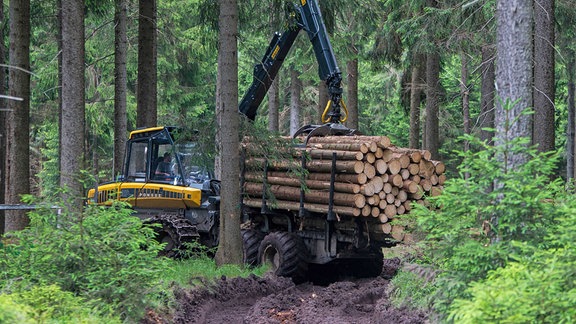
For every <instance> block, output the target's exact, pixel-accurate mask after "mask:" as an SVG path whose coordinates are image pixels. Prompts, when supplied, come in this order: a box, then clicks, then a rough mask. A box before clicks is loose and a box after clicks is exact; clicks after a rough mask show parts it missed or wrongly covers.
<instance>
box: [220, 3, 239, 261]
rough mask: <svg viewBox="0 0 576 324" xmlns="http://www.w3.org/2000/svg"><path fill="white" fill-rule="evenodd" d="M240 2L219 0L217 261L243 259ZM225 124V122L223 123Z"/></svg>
mask: <svg viewBox="0 0 576 324" xmlns="http://www.w3.org/2000/svg"><path fill="white" fill-rule="evenodd" d="M237 36H238V4H237V3H236V1H235V0H220V17H219V42H218V45H219V51H218V56H219V63H220V64H219V66H218V70H219V71H220V72H219V73H220V86H221V89H220V91H219V92H218V94H219V97H220V98H219V100H218V101H217V103H218V106H217V109H218V110H220V112H221V120H222V124H220V125H219V128H220V131H221V132H222V138H221V140H222V147H221V150H220V152H221V154H222V160H221V161H222V192H221V197H222V200H221V203H220V244H219V246H218V252H217V253H216V262H217V264H219V265H221V264H225V263H232V264H241V263H242V238H241V235H240V208H239V206H240V182H239V181H238V179H240V157H239V154H238V145H239V136H238V131H239V116H238V56H237V55H238V45H237V39H236V37H237ZM224 125H225V126H224Z"/></svg>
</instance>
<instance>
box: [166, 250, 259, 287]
mask: <svg viewBox="0 0 576 324" xmlns="http://www.w3.org/2000/svg"><path fill="white" fill-rule="evenodd" d="M267 270H268V269H267V268H266V267H265V266H261V267H257V268H249V267H243V266H239V265H231V264H225V265H222V266H220V267H218V266H216V263H215V262H214V259H212V258H210V257H208V256H199V257H194V258H187V259H182V260H174V261H172V262H171V264H170V267H169V268H168V269H166V272H165V273H164V278H165V280H166V281H167V282H171V283H174V284H177V285H179V286H181V287H194V286H197V285H201V284H204V283H206V282H207V281H208V282H211V281H214V280H216V279H218V278H221V277H223V276H224V277H227V278H233V277H243V278H246V277H248V276H250V275H251V274H254V275H256V276H262V275H263V274H264V273H265V272H266V271H267Z"/></svg>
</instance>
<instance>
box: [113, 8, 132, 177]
mask: <svg viewBox="0 0 576 324" xmlns="http://www.w3.org/2000/svg"><path fill="white" fill-rule="evenodd" d="M115 4H116V7H115V14H114V22H115V26H116V27H115V29H114V35H115V36H114V37H115V39H114V47H115V51H114V80H115V81H114V162H113V166H112V176H113V177H114V178H116V175H118V174H119V173H122V172H123V170H122V167H123V165H122V163H123V162H124V150H125V149H126V137H127V132H128V118H127V116H126V94H127V92H128V89H127V87H128V86H127V83H128V76H127V72H126V61H127V59H128V36H127V31H128V27H127V26H128V3H127V1H126V0H116V1H115Z"/></svg>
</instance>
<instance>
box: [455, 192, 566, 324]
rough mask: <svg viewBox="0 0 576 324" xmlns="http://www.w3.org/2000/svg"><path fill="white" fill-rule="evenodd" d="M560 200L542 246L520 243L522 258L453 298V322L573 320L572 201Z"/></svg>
mask: <svg viewBox="0 0 576 324" xmlns="http://www.w3.org/2000/svg"><path fill="white" fill-rule="evenodd" d="M566 198H567V199H565V200H558V201H557V202H556V204H555V207H556V213H555V214H556V215H557V218H556V220H557V221H558V223H557V224H556V225H555V226H552V228H551V229H550V233H549V235H548V236H546V237H545V238H544V244H542V245H540V246H539V247H538V246H534V245H531V244H529V243H523V244H519V245H518V248H519V249H521V250H524V253H523V256H522V257H521V258H518V259H517V261H514V262H510V263H509V264H507V265H506V266H505V267H503V268H499V269H496V270H494V271H492V272H490V273H489V275H488V277H487V278H486V279H485V280H482V281H479V282H474V283H472V284H471V286H470V288H468V289H467V291H466V292H467V294H468V295H469V296H470V297H469V298H467V299H457V300H455V301H454V303H453V305H452V307H451V312H450V319H451V320H453V321H454V322H457V323H488V322H490V323H527V322H531V323H574V322H576V308H575V307H574V305H576V282H575V281H574V274H575V270H574V269H576V249H575V247H574V242H575V241H576V203H575V202H574V199H572V198H573V197H566Z"/></svg>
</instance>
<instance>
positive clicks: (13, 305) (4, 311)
mask: <svg viewBox="0 0 576 324" xmlns="http://www.w3.org/2000/svg"><path fill="white" fill-rule="evenodd" d="M30 312H31V309H30V307H28V306H26V305H24V304H19V303H17V302H16V301H14V296H12V295H3V294H0V323H22V324H28V323H32V320H30V318H29V317H28V313H30Z"/></svg>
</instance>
